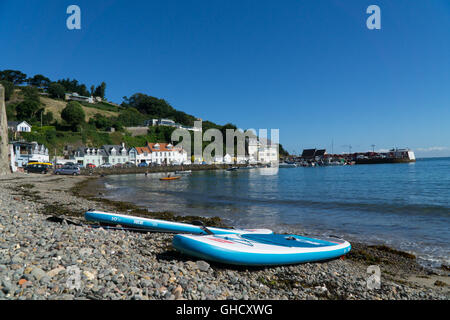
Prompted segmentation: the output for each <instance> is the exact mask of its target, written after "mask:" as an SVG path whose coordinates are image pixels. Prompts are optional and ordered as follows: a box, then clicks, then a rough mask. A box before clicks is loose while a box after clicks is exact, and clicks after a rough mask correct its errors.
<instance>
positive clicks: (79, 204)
mask: <svg viewBox="0 0 450 320" xmlns="http://www.w3.org/2000/svg"><path fill="white" fill-rule="evenodd" d="M94 181H96V177H88V176H79V177H60V176H51V175H46V176H44V175H32V174H30V175H26V174H13V175H10V176H7V177H2V178H0V190H1V195H0V205H1V209H0V229H1V231H2V232H1V233H0V287H1V289H0V299H19V298H21V297H24V299H66V298H68V299H78V298H80V299H134V298H136V299H188V300H199V299H200V300H201V299H214V300H215V299H252V300H253V299H275V300H278V299H290V300H303V299H327V300H329V299H449V297H450V294H449V283H450V281H449V272H448V269H447V270H431V269H425V268H424V267H422V266H420V265H419V264H418V263H417V261H416V259H415V257H414V256H412V255H410V254H408V253H404V252H401V251H397V250H394V249H391V248H389V247H386V246H373V245H367V244H363V243H353V242H352V250H351V251H350V253H349V254H347V255H346V256H345V257H344V258H343V259H336V260H331V261H325V262H316V263H306V264H300V265H291V266H279V267H236V266H227V265H219V264H216V263H209V262H204V261H201V260H198V259H196V258H191V257H188V256H185V255H182V254H180V253H178V252H177V251H175V250H174V249H172V247H171V239H172V236H171V235H170V234H163V233H133V232H127V231H118V230H117V231H113V230H108V231H105V230H103V229H101V228H100V229H94V228H86V227H80V226H74V225H68V224H65V223H63V224H59V223H54V222H49V221H47V220H46V218H48V217H49V216H52V215H59V216H62V217H65V218H68V219H70V220H73V221H76V222H82V223H83V224H86V221H84V212H85V211H86V210H88V209H90V208H96V209H97V210H104V211H115V212H120V213H124V214H132V215H142V216H147V217H149V216H151V217H155V218H162V219H169V220H176V221H190V220H189V219H194V218H195V220H198V217H185V216H182V217H179V216H176V215H174V214H173V213H171V212H156V213H153V212H148V211H147V210H146V209H143V208H140V207H138V206H135V205H133V204H131V203H127V202H122V201H114V200H108V199H102V198H100V197H99V194H98V193H99V192H101V190H100V189H98V186H96V185H95V183H94ZM177 219H178V220H177ZM204 222H205V224H207V225H218V226H224V225H223V222H222V221H221V219H220V218H212V219H211V218H206V220H204ZM71 265H77V266H79V268H80V269H81V282H82V284H83V288H82V289H81V290H70V289H68V288H67V286H65V285H64V284H65V282H66V278H67V274H66V270H67V268H68V267H69V266H71ZM369 265H378V266H379V267H380V269H381V288H380V289H368V288H367V283H366V281H367V278H368V277H369V276H370V275H369V274H367V267H368V266H369Z"/></svg>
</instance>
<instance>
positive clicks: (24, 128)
mask: <svg viewBox="0 0 450 320" xmlns="http://www.w3.org/2000/svg"><path fill="white" fill-rule="evenodd" d="M8 129H9V130H11V131H13V132H31V125H30V124H29V123H28V122H26V121H22V122H20V121H8Z"/></svg>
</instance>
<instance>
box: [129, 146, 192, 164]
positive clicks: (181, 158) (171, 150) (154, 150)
mask: <svg viewBox="0 0 450 320" xmlns="http://www.w3.org/2000/svg"><path fill="white" fill-rule="evenodd" d="M132 150H134V151H135V152H136V158H135V160H134V161H133V159H132V158H131V157H130V161H133V162H134V163H135V164H136V165H138V164H139V163H142V162H146V163H148V164H151V163H153V164H166V165H171V164H172V165H176V164H187V163H188V155H187V152H186V151H185V150H184V149H183V148H180V147H174V146H173V145H172V144H170V143H147V145H146V146H145V147H136V148H133V149H132ZM130 152H131V151H130Z"/></svg>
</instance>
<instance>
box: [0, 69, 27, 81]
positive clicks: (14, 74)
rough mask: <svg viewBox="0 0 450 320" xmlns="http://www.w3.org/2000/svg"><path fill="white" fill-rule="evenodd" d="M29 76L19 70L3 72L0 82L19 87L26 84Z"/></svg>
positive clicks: (0, 74) (0, 72)
mask: <svg viewBox="0 0 450 320" xmlns="http://www.w3.org/2000/svg"><path fill="white" fill-rule="evenodd" d="M26 79H27V75H26V74H25V73H22V72H20V71H19V70H3V71H0V80H6V81H10V82H12V83H14V85H19V84H22V83H24V82H25V80H26Z"/></svg>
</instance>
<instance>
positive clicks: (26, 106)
mask: <svg viewBox="0 0 450 320" xmlns="http://www.w3.org/2000/svg"><path fill="white" fill-rule="evenodd" d="M39 110H40V109H39V103H38V102H37V101H35V100H31V99H26V100H24V101H22V102H21V103H19V104H18V105H17V106H16V117H17V119H18V120H20V121H22V120H26V121H30V120H32V119H34V118H35V116H36V114H37V113H38V111H39Z"/></svg>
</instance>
